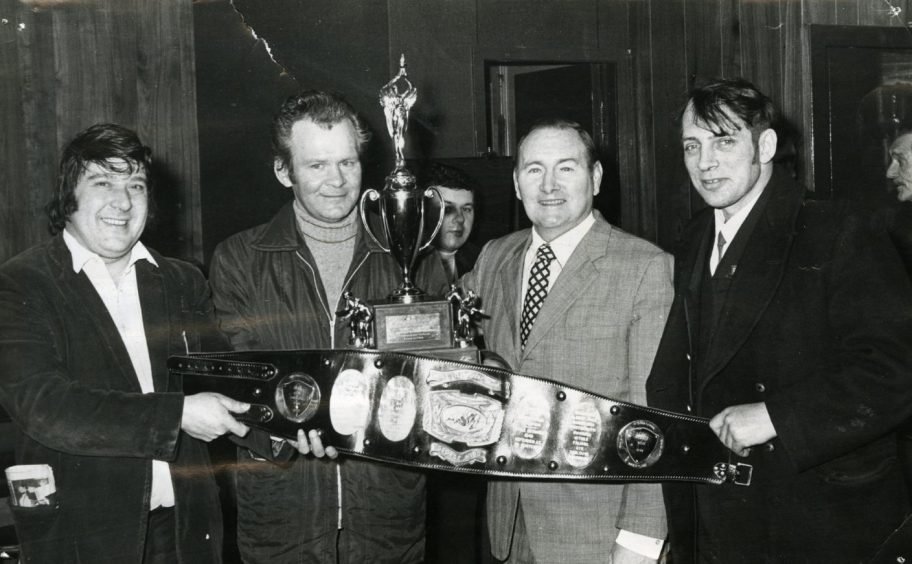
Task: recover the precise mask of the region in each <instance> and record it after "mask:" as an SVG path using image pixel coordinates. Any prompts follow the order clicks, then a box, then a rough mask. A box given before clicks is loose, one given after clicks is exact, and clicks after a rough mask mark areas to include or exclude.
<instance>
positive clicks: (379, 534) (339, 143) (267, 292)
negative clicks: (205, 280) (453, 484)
mask: <svg viewBox="0 0 912 564" xmlns="http://www.w3.org/2000/svg"><path fill="white" fill-rule="evenodd" d="M368 137H369V135H368V132H367V129H366V127H365V126H364V124H363V122H362V121H361V119H360V118H359V117H358V115H357V114H356V113H355V111H354V110H353V109H352V107H351V106H350V105H349V104H348V103H347V102H345V101H344V100H342V99H341V98H340V97H338V96H335V95H330V94H326V93H323V92H315V91H308V92H304V93H302V94H300V95H295V96H292V97H290V98H289V99H288V100H287V101H286V102H285V103H284V104H283V105H282V107H281V108H280V109H279V112H278V114H277V115H276V117H275V119H274V121H273V148H274V150H275V155H276V156H275V164H274V172H275V175H276V178H277V179H278V180H279V182H281V183H282V184H283V185H284V186H286V187H288V188H291V190H292V191H293V192H294V203H293V204H289V205H287V206H285V207H284V208H283V209H282V210H280V211H279V212H278V213H277V214H276V216H275V217H274V218H273V219H272V220H271V221H269V222H268V223H266V224H263V225H260V226H258V227H254V228H253V229H249V230H247V231H244V232H241V233H238V234H236V235H234V236H232V237H230V238H228V239H227V240H226V241H224V242H223V243H222V244H221V245H219V247H218V248H217V249H216V251H215V254H214V256H213V258H212V267H211V279H210V283H211V285H212V291H213V300H214V302H215V305H216V313H217V315H218V317H219V320H220V322H221V327H222V330H223V331H224V332H225V333H226V334H227V335H228V336H229V337H230V339H231V343H232V346H233V347H234V348H235V349H236V350H254V349H314V348H324V349H326V348H341V347H346V346H348V344H349V340H348V337H349V333H350V332H349V326H348V323H347V322H346V321H345V320H344V319H337V317H336V311H339V310H340V309H341V307H340V304H339V298H340V296H341V294H342V293H343V292H344V291H346V290H350V291H351V292H352V293H353V294H354V295H356V296H358V297H359V298H361V299H362V300H379V299H384V298H385V297H386V296H387V295H388V294H389V293H390V292H391V291H392V290H393V289H394V288H395V287H396V286H397V285H398V284H399V282H400V281H401V280H400V279H401V273H400V270H399V267H398V266H397V265H396V262H395V260H394V259H393V258H392V257H391V256H390V255H388V254H386V253H384V252H383V251H382V250H381V249H380V248H378V247H377V246H376V245H375V244H374V242H373V241H371V240H370V238H369V237H368V236H367V235H366V234H365V233H364V230H363V228H362V226H361V224H360V221H359V217H358V213H357V210H356V207H357V206H356V204H357V202H358V198H359V196H360V191H361V162H360V155H361V153H362V151H363V149H364V146H365V145H366V143H367V140H368ZM416 283H417V284H418V285H419V286H420V287H422V288H425V289H427V290H430V291H432V292H436V291H442V290H443V289H444V288H445V286H446V278H445V275H444V272H443V268H442V266H441V263H440V261H439V260H437V258H436V257H434V259H433V260H423V261H422V262H421V263H419V265H418V270H417V277H416ZM312 433H314V432H312ZM239 443H240V444H241V448H239V449H238V470H237V505H238V547H239V549H240V553H241V556H242V557H243V559H244V561H245V562H248V563H257V562H269V563H299V562H340V563H347V562H420V561H422V560H423V558H424V546H425V477H424V475H423V474H420V473H416V472H411V471H408V470H404V469H400V468H394V467H391V466H385V465H380V464H375V463H371V462H366V461H362V460H355V459H339V460H338V461H336V460H333V459H334V458H335V455H336V452H335V451H334V450H333V449H332V448H327V449H324V448H323V445H322V444H321V443H320V440H319V437H318V436H317V435H316V434H315V433H314V434H312V435H311V436H310V437H306V436H304V434H303V432H299V434H298V438H297V441H294V442H292V443H289V442H286V441H283V440H280V439H276V438H272V437H270V436H268V435H267V434H265V433H263V432H259V431H256V430H252V431H251V433H250V434H249V435H248V438H246V439H245V440H244V441H239ZM295 447H297V448H295ZM311 454H313V455H314V456H310V455H311Z"/></svg>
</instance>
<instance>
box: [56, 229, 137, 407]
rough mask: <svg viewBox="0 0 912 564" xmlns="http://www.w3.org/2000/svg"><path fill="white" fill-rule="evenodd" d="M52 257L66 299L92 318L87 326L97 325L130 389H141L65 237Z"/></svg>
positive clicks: (59, 239) (117, 335) (113, 327)
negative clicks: (75, 264) (77, 271)
mask: <svg viewBox="0 0 912 564" xmlns="http://www.w3.org/2000/svg"><path fill="white" fill-rule="evenodd" d="M52 256H53V260H54V263H55V267H56V268H57V270H58V273H57V280H58V281H59V282H60V284H59V286H60V292H61V294H63V296H64V299H65V300H66V301H67V303H68V304H69V305H70V307H72V308H73V310H74V311H75V312H76V313H77V315H80V314H81V315H83V316H84V317H85V318H86V320H88V323H87V324H86V327H94V328H95V330H97V331H98V332H99V333H100V334H101V343H100V346H101V347H103V348H107V349H108V351H109V352H110V354H111V355H112V356H113V357H114V358H115V359H116V360H117V365H118V366H120V368H121V370H120V373H121V375H122V376H123V378H124V381H125V382H126V383H127V386H128V389H132V390H135V391H137V392H139V391H141V388H140V386H139V378H137V376H136V371H135V370H134V369H133V362H132V361H131V360H130V355H129V353H128V352H127V348H126V347H125V346H124V344H123V340H122V339H121V338H120V332H119V331H118V330H117V326H116V325H115V324H114V319H113V318H111V314H110V313H108V308H107V307H106V306H105V304H104V302H103V301H102V299H101V296H99V295H98V292H97V291H96V290H95V287H94V286H92V282H91V281H89V277H88V276H86V274H85V272H79V273H76V272H73V259H72V256H71V255H70V251H69V249H67V247H66V244H65V243H64V242H63V237H62V236H58V237H57V239H56V240H55V241H54V243H53V247H52Z"/></svg>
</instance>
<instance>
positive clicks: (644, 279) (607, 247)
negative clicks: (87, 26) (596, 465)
mask: <svg viewBox="0 0 912 564" xmlns="http://www.w3.org/2000/svg"><path fill="white" fill-rule="evenodd" d="M517 153H518V154H517V158H516V165H515V168H514V172H513V181H514V184H515V187H516V196H517V198H519V199H520V200H521V201H522V203H523V207H524V208H525V210H526V214H527V215H528V216H529V219H530V220H531V221H532V226H533V227H532V229H524V230H522V231H518V232H516V233H513V234H511V235H507V236H506V237H501V238H500V239H496V240H494V241H491V242H490V243H488V244H487V245H485V247H484V249H483V250H482V252H481V256H479V258H478V262H477V263H476V265H475V268H474V269H473V270H472V272H470V273H469V274H467V275H466V276H465V277H463V283H464V285H465V287H466V288H468V289H471V290H474V291H476V292H477V293H478V294H479V295H480V296H482V299H483V300H484V303H483V306H484V308H485V311H486V313H487V314H488V315H489V316H490V317H489V318H487V319H485V320H484V321H483V324H482V325H483V329H484V333H485V340H486V342H487V345H488V347H489V348H490V349H491V350H492V351H494V352H495V353H497V354H499V355H500V356H502V357H503V358H504V359H505V360H506V362H507V363H508V364H509V365H510V366H511V367H512V368H513V369H514V370H516V371H517V372H520V373H522V374H528V375H531V376H541V377H545V378H551V379H554V380H557V381H560V382H565V383H567V384H570V385H572V386H576V387H579V388H581V389H584V390H589V391H592V392H595V393H597V394H601V395H604V396H608V397H612V398H617V399H620V400H625V401H631V402H634V403H640V404H642V403H644V402H645V399H646V398H645V396H646V389H645V383H646V377H647V375H648V374H649V367H650V366H651V365H652V358H653V355H654V354H655V350H656V347H657V346H658V343H659V338H660V336H661V334H662V328H663V327H664V325H665V316H666V314H667V312H668V308H669V306H670V303H671V299H672V286H671V274H672V273H671V270H672V263H671V257H670V256H669V255H667V254H666V253H664V252H662V251H661V250H660V249H659V248H657V247H656V246H654V245H652V244H651V243H648V242H647V241H644V240H642V239H639V238H637V237H634V236H633V235H629V234H627V233H624V232H623V231H621V230H620V229H617V228H616V227H613V226H612V225H611V224H609V223H608V222H607V221H605V220H604V219H603V218H602V217H601V215H599V214H598V213H597V212H594V211H593V209H592V202H593V198H594V196H595V195H596V194H598V192H599V188H600V184H601V180H602V165H601V163H600V162H599V161H598V159H597V157H596V151H595V145H594V143H593V141H592V137H591V136H590V135H589V133H588V132H586V131H585V130H584V129H583V128H582V127H580V126H579V124H576V123H572V122H568V121H564V120H547V121H542V122H539V123H537V124H536V125H534V126H533V127H532V129H531V130H530V131H529V133H528V134H526V135H525V136H524V137H523V138H522V139H521V140H520V143H519V146H518V150H517ZM518 456H524V455H523V454H518ZM488 520H489V528H490V533H491V546H492V552H493V553H494V556H495V557H497V558H498V559H500V560H507V561H508V562H523V563H529V562H573V563H586V562H613V563H614V564H621V563H631V562H637V563H647V562H655V561H656V559H657V558H658V556H659V551H660V550H661V547H662V542H663V539H664V538H665V533H666V527H665V516H664V511H663V507H662V501H661V492H660V489H659V487H658V485H656V484H570V483H553V482H551V483H536V482H517V481H508V480H499V481H492V482H491V483H490V485H489V488H488Z"/></svg>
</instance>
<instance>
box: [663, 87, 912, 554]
mask: <svg viewBox="0 0 912 564" xmlns="http://www.w3.org/2000/svg"><path fill="white" fill-rule="evenodd" d="M773 123H775V111H774V108H773V105H772V103H771V102H770V100H769V98H767V97H766V96H764V95H763V94H762V93H760V92H759V91H758V90H757V89H756V88H755V87H754V86H753V85H751V84H750V83H748V82H746V81H743V80H722V81H717V82H714V83H712V84H709V85H707V86H705V87H702V88H698V89H696V90H695V91H694V92H693V93H692V96H691V98H690V101H689V102H688V104H687V106H686V108H685V110H684V113H683V115H682V117H681V135H682V144H683V150H684V163H685V166H686V168H687V170H688V172H689V174H690V178H691V181H692V182H693V185H694V187H695V189H696V190H697V192H698V193H699V194H700V196H701V197H702V198H703V199H704V200H705V201H706V203H707V204H708V205H709V208H708V209H706V210H704V211H702V212H700V213H698V214H697V215H696V217H694V219H693V221H692V223H691V224H690V225H689V226H688V227H687V229H686V230H685V232H684V234H683V239H682V241H683V244H682V246H681V249H680V251H679V252H678V253H677V254H676V262H675V265H676V273H675V288H676V293H675V301H674V304H673V306H672V311H671V313H670V314H669V319H668V324H667V326H666V329H665V333H664V335H663V337H662V343H661V345H660V346H659V351H658V352H657V354H656V360H655V363H654V365H653V369H652V373H651V375H650V378H649V382H648V384H647V393H648V397H649V403H650V405H653V406H656V407H661V408H666V409H671V410H674V411H679V412H684V411H686V412H692V413H694V414H695V415H699V416H705V417H709V418H711V421H710V426H711V427H712V429H713V430H714V431H715V432H716V434H717V435H718V437H719V439H720V440H721V441H722V442H723V443H724V444H725V445H726V446H727V447H728V448H730V449H731V451H732V458H733V460H734V461H739V462H744V463H747V464H751V465H752V466H753V482H752V483H751V485H750V486H749V487H741V486H733V485H732V486H696V487H694V486H688V485H672V484H666V485H665V486H664V488H663V489H664V495H665V501H666V509H667V513H668V518H669V541H670V544H671V549H672V553H673V556H674V562H675V563H676V564H682V563H688V562H695V561H697V562H719V563H726V564H729V563H738V562H789V563H794V562H859V561H862V560H866V559H867V558H868V557H870V556H871V555H872V554H873V552H874V550H875V549H876V547H877V546H878V544H879V543H880V542H882V541H883V540H884V539H885V538H886V537H887V536H888V535H889V533H890V532H891V531H892V530H893V529H894V528H895V527H896V526H898V525H899V524H900V523H901V522H902V520H903V516H904V515H905V514H906V513H907V512H908V510H909V501H908V497H907V495H906V486H905V484H904V482H903V478H902V474H901V471H900V467H899V464H898V463H897V456H896V442H895V433H894V431H895V429H896V427H897V425H898V424H899V423H900V422H902V421H903V420H904V419H906V418H907V417H908V416H909V415H910V413H912V372H910V370H912V337H910V336H912V289H910V286H909V282H908V280H907V279H906V276H905V273H904V272H903V268H902V265H901V263H900V261H899V259H898V256H897V254H896V252H895V250H894V249H893V248H892V247H891V244H890V241H889V238H888V237H887V236H886V234H885V233H883V232H878V231H876V230H874V229H873V228H872V225H871V222H870V221H869V220H868V219H866V218H863V217H858V216H857V215H856V214H855V213H853V211H852V210H851V209H849V206H846V205H843V204H845V202H843V203H838V202H821V201H813V200H806V199H805V192H804V190H803V189H802V188H801V187H799V186H798V185H797V184H796V183H795V182H794V181H793V180H792V179H791V178H790V177H789V175H788V174H786V173H785V172H784V171H782V170H778V169H774V167H773V165H772V158H773V156H774V153H775V151H776V145H777V135H776V131H775V130H774V129H773V128H772V124H773ZM742 457H743V458H742Z"/></svg>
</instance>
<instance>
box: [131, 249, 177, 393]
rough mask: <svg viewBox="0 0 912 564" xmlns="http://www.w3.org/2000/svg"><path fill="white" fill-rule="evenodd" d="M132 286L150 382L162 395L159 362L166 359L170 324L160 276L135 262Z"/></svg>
mask: <svg viewBox="0 0 912 564" xmlns="http://www.w3.org/2000/svg"><path fill="white" fill-rule="evenodd" d="M136 284H137V286H138V287H139V303H140V306H141V308H142V315H143V327H144V328H145V331H146V344H147V346H148V349H149V359H150V360H151V365H152V382H153V385H154V387H155V391H156V392H166V391H168V371H167V370H166V369H165V364H164V363H163V362H161V359H164V358H168V350H169V343H170V340H171V330H170V328H171V322H170V319H169V315H168V312H169V310H168V305H169V303H168V293H167V292H166V291H165V282H164V277H163V276H162V275H161V273H160V272H159V269H157V268H156V267H155V266H154V265H152V264H151V263H149V262H147V261H144V260H141V261H139V262H137V263H136Z"/></svg>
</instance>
